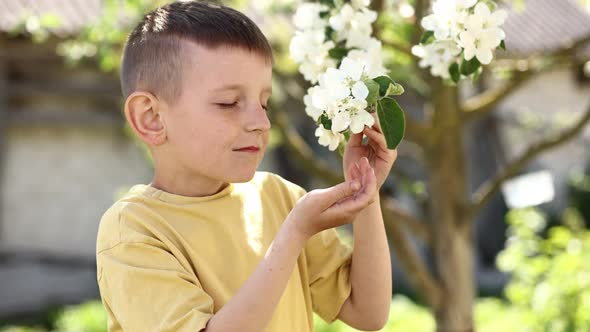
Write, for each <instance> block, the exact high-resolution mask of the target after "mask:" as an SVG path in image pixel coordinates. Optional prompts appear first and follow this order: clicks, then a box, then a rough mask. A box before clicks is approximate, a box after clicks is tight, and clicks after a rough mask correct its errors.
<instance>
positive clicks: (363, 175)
mask: <svg viewBox="0 0 590 332" xmlns="http://www.w3.org/2000/svg"><path fill="white" fill-rule="evenodd" d="M271 65H272V54H271V49H270V46H269V44H268V41H267V40H266V38H265V37H264V36H263V35H262V33H261V32H260V30H259V29H258V28H257V27H256V25H255V24H254V23H253V22H252V21H251V20H249V19H248V18H247V17H246V16H244V15H243V14H241V13H239V12H237V11H235V10H232V9H230V8H226V7H222V6H218V5H213V4H208V3H203V2H177V3H172V4H169V5H167V6H164V7H162V8H159V9H156V10H155V11H153V12H151V13H149V14H147V15H146V16H145V17H144V19H143V20H142V21H141V22H140V23H139V25H138V26H137V27H136V28H135V30H134V31H133V32H132V33H131V34H130V36H129V38H128V40H127V44H126V46H125V50H124V55H123V62H122V70H121V83H122V88H123V94H124V96H125V98H126V103H125V115H126V119H127V121H128V122H129V124H130V126H131V128H132V129H133V131H134V133H135V134H136V135H137V136H138V137H139V138H140V139H141V140H142V141H143V142H145V143H146V144H147V145H148V147H149V149H150V151H151V153H152V156H153V160H154V178H153V181H152V183H150V184H149V185H137V186H134V187H133V188H132V189H131V190H130V191H129V193H128V194H127V195H126V196H125V197H123V198H122V199H121V200H119V201H118V202H116V203H115V204H114V205H113V206H112V207H111V208H110V209H109V210H108V211H107V212H106V213H105V214H104V216H103V218H102V220H101V223H100V227H99V232H98V239H97V254H96V256H97V279H98V283H99V287H100V292H101V298H102V301H103V304H104V306H105V308H106V310H107V314H108V330H109V331H111V332H113V331H127V332H143V331H190V332H196V331H209V332H215V331H276V332H289V331H293V332H304V331H312V330H313V316H312V311H315V312H317V313H318V314H319V315H320V316H321V317H322V318H323V319H325V320H327V321H329V322H331V321H334V320H335V319H341V320H343V321H344V322H346V323H348V324H349V325H351V326H354V327H356V328H359V329H364V330H377V329H380V328H382V327H383V325H384V324H385V322H386V321H387V318H388V314H389V304H390V301H391V274H390V273H391V272H390V270H391V269H390V257H389V250H388V246H387V241H386V237H385V232H384V228H383V220H382V216H381V211H380V208H379V196H378V195H379V194H378V188H379V187H380V186H381V185H382V183H383V181H384V180H385V177H386V176H387V174H388V173H389V171H390V169H391V166H392V165H393V162H394V160H395V156H396V155H395V151H390V150H387V149H386V147H385V146H386V145H385V140H384V137H383V135H382V134H381V133H380V131H379V128H378V127H377V126H375V127H374V128H366V129H365V131H364V134H365V135H366V136H368V138H369V144H368V145H362V144H361V140H362V136H363V135H362V133H361V134H358V135H355V136H353V137H352V138H351V140H350V142H349V143H348V144H347V147H346V153H345V155H344V169H345V171H346V172H345V174H346V175H345V177H346V182H345V183H342V184H339V185H337V186H334V187H331V188H328V189H323V190H314V191H312V192H309V193H307V194H306V193H305V192H304V190H303V189H302V188H300V187H298V186H296V185H294V184H292V183H290V182H288V181H286V180H284V179H282V178H280V177H279V176H277V175H274V174H270V173H265V172H256V168H257V167H258V165H259V163H260V161H261V160H262V157H263V155H264V151H265V148H266V145H267V140H268V132H269V128H270V123H269V120H268V117H267V114H266V103H267V101H268V98H269V97H270V94H271V91H270V90H271V76H272V66H271ZM367 156H368V157H369V158H370V159H371V160H370V161H369V160H368V159H367V158H366V157H367ZM371 164H372V166H371ZM353 221H354V238H355V239H354V241H355V242H354V252H352V250H351V249H350V248H349V247H347V246H346V245H344V244H343V243H341V242H340V240H339V238H338V236H337V234H336V232H335V230H334V229H333V227H336V226H340V225H343V224H349V223H352V222H353Z"/></svg>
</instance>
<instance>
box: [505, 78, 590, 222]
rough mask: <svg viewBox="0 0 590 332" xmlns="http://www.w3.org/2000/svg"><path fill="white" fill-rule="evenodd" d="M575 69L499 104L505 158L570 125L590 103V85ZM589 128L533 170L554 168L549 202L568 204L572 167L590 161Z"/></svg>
mask: <svg viewBox="0 0 590 332" xmlns="http://www.w3.org/2000/svg"><path fill="white" fill-rule="evenodd" d="M574 78H575V74H574V73H573V71H572V70H568V69H560V70H555V71H551V72H549V73H546V74H543V75H541V76H539V77H537V78H535V79H533V80H532V81H530V82H528V83H527V84H526V85H525V86H524V87H523V88H521V89H520V90H518V91H516V92H515V93H514V94H513V95H511V96H510V97H508V98H507V99H506V100H505V101H504V102H503V103H502V104H501V105H500V106H499V112H498V113H497V114H498V117H499V120H500V122H501V123H500V128H501V133H500V135H499V137H500V138H501V140H502V145H503V147H504V150H505V152H506V159H507V160H512V159H514V158H515V157H517V156H518V155H520V154H521V153H522V152H523V151H524V149H525V148H526V147H527V146H528V144H530V143H532V142H536V141H538V140H540V139H542V138H543V137H548V136H551V135H555V134H557V133H559V131H560V130H563V129H565V128H569V126H571V125H572V124H573V123H574V122H575V121H576V120H577V119H578V118H579V117H581V116H582V114H583V113H584V112H585V111H586V110H587V109H588V108H589V107H590V84H588V83H584V84H579V83H578V82H577V81H576V80H575V79H574ZM588 146H590V126H586V128H585V129H584V131H583V133H582V135H580V136H578V137H577V138H575V139H573V140H572V141H570V142H569V143H566V144H564V145H561V146H559V147H558V148H556V149H553V150H550V151H549V152H548V153H545V154H543V155H542V156H540V157H539V158H538V159H537V160H535V161H533V162H532V163H531V164H530V165H529V167H528V169H529V170H543V169H545V170H549V171H550V172H551V173H552V175H553V177H554V184H555V186H556V196H555V200H554V201H553V202H552V203H550V204H548V207H549V208H550V209H551V210H553V211H556V212H557V211H560V210H561V209H562V208H563V207H565V205H566V204H567V180H568V178H569V176H570V174H571V172H572V171H575V170H576V169H581V168H583V167H584V166H585V165H586V164H587V163H588V162H589V161H590V150H589V149H588Z"/></svg>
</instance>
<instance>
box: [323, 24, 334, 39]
mask: <svg viewBox="0 0 590 332" xmlns="http://www.w3.org/2000/svg"><path fill="white" fill-rule="evenodd" d="M332 34H334V29H332V27H329V26H328V27H326V30H324V35H325V36H326V40H332V39H333V38H332Z"/></svg>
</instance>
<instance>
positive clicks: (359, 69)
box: [340, 57, 364, 81]
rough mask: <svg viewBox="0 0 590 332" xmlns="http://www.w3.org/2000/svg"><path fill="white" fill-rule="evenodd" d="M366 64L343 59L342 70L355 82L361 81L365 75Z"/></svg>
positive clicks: (347, 58)
mask: <svg viewBox="0 0 590 332" xmlns="http://www.w3.org/2000/svg"><path fill="white" fill-rule="evenodd" d="M363 67H364V63H363V62H362V61H357V60H353V59H351V58H349V57H346V58H344V59H342V63H341V64H340V70H341V71H342V72H344V73H345V74H346V75H347V76H348V77H350V78H352V80H354V81H358V80H360V79H361V75H362V74H363Z"/></svg>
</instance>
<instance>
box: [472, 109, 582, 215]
mask: <svg viewBox="0 0 590 332" xmlns="http://www.w3.org/2000/svg"><path fill="white" fill-rule="evenodd" d="M589 122H590V106H589V107H588V109H587V110H586V112H585V113H584V115H583V116H582V117H581V118H580V119H579V120H578V121H577V122H576V124H575V125H574V126H572V127H571V128H569V129H568V130H565V131H563V132H562V133H561V134H559V135H557V136H556V137H553V138H548V139H545V140H541V141H540V142H537V143H535V144H532V145H531V146H529V147H528V148H527V149H526V150H525V152H524V153H523V154H522V155H521V156H520V157H519V158H516V159H515V160H514V161H513V162H512V163H511V164H510V165H508V166H507V167H506V168H505V169H504V170H502V171H500V172H499V173H498V174H497V175H496V176H495V177H494V178H492V179H490V180H488V181H486V182H485V183H483V184H482V185H481V186H480V187H479V188H478V190H477V191H476V192H475V194H474V195H473V199H472V204H471V208H470V213H471V214H475V213H477V212H478V211H479V210H480V209H481V208H482V207H483V206H484V205H485V204H486V203H487V202H488V201H489V200H490V199H491V198H492V196H493V195H494V194H495V193H496V192H497V191H498V190H499V189H500V187H501V186H502V183H503V182H504V181H506V180H507V179H509V178H510V177H512V176H513V175H514V174H516V173H517V172H518V171H520V170H521V169H522V168H523V167H524V166H526V164H527V163H529V162H530V161H531V160H533V159H535V158H536V157H537V156H539V155H540V154H541V153H543V152H545V151H547V150H550V149H552V148H555V147H557V146H559V145H561V144H564V143H566V142H567V141H569V140H571V139H572V138H574V137H576V135H577V134H578V133H580V132H581V131H582V129H583V128H584V126H586V124H588V123H589Z"/></svg>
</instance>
